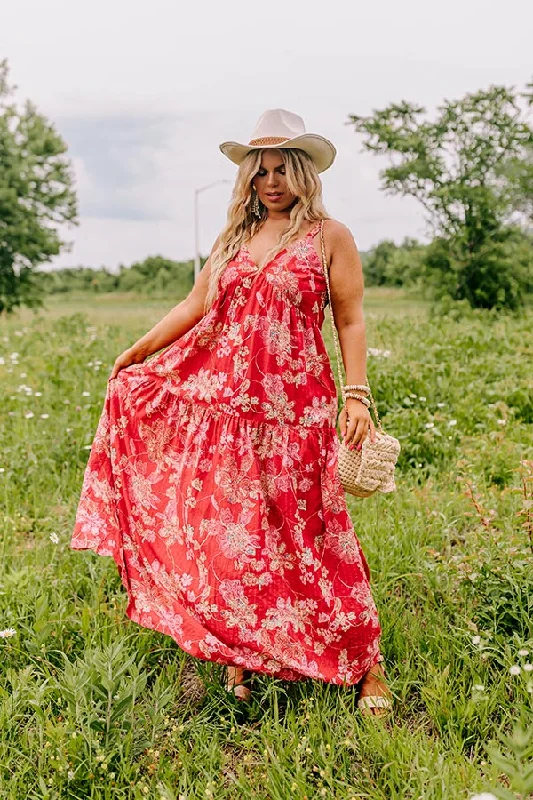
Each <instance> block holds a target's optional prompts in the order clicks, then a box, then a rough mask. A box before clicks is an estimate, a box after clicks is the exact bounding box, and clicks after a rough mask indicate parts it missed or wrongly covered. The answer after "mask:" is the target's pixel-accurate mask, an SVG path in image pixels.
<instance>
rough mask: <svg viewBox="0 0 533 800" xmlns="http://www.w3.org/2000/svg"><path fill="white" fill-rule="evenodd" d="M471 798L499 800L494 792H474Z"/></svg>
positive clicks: (472, 799)
mask: <svg viewBox="0 0 533 800" xmlns="http://www.w3.org/2000/svg"><path fill="white" fill-rule="evenodd" d="M470 800H498V798H497V797H496V795H494V794H492V792H481V794H473V795H472V797H471V798H470Z"/></svg>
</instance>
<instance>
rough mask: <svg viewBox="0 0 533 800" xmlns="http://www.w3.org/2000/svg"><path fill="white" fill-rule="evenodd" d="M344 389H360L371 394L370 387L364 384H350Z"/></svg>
mask: <svg viewBox="0 0 533 800" xmlns="http://www.w3.org/2000/svg"><path fill="white" fill-rule="evenodd" d="M342 388H343V389H360V390H361V391H365V392H370V386H366V385H365V384H364V383H349V384H346V386H343V387H342Z"/></svg>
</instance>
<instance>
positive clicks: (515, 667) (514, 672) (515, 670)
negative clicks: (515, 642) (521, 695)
mask: <svg viewBox="0 0 533 800" xmlns="http://www.w3.org/2000/svg"><path fill="white" fill-rule="evenodd" d="M521 672H522V667H521V666H520V665H519V664H513V666H512V667H509V673H510V674H511V675H520V673H521Z"/></svg>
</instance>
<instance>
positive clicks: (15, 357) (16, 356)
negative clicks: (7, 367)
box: [11, 353, 19, 361]
mask: <svg viewBox="0 0 533 800" xmlns="http://www.w3.org/2000/svg"><path fill="white" fill-rule="evenodd" d="M18 357H19V354H18V353H11V361H16V360H17V358H18Z"/></svg>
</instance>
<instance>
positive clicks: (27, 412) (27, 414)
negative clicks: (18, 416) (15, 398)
mask: <svg viewBox="0 0 533 800" xmlns="http://www.w3.org/2000/svg"><path fill="white" fill-rule="evenodd" d="M24 416H25V417H26V419H31V418H32V417H33V416H34V414H33V411H26V413H25V414H24Z"/></svg>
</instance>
